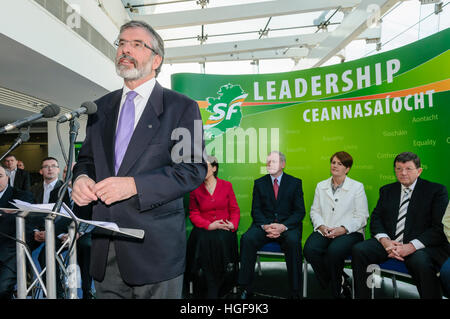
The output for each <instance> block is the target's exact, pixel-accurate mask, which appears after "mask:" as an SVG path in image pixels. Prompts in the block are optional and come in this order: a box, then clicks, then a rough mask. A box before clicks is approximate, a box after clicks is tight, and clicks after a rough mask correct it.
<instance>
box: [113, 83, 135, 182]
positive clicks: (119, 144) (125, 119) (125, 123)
mask: <svg viewBox="0 0 450 319" xmlns="http://www.w3.org/2000/svg"><path fill="white" fill-rule="evenodd" d="M136 95H137V93H136V92H134V91H130V92H128V93H127V97H126V99H125V102H124V103H123V106H122V111H121V112H120V116H119V124H118V125H117V130H116V142H115V149H114V151H115V162H114V168H115V171H116V174H117V172H118V171H119V168H120V165H121V164H122V160H123V157H124V156H125V152H126V150H127V148H128V143H129V142H130V140H131V136H132V135H133V131H134V112H135V110H134V98H135V97H136Z"/></svg>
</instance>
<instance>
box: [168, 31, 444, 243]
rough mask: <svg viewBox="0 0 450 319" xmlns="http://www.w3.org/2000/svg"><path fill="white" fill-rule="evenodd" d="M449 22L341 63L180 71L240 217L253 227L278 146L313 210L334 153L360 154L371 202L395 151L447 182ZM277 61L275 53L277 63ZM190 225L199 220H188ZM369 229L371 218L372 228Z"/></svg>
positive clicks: (354, 172) (307, 225)
mask: <svg viewBox="0 0 450 319" xmlns="http://www.w3.org/2000/svg"><path fill="white" fill-rule="evenodd" d="M449 44H450V29H446V30H443V31H441V32H439V33H437V34H434V35H432V36H430V37H428V38H425V39H422V40H419V41H417V42H414V43H412V44H409V45H407V46H404V47H401V48H398V49H395V50H392V51H389V52H385V53H381V54H378V55H373V56H370V57H367V58H363V59H359V60H355V61H351V62H346V63H341V64H338V65H333V66H328V67H321V68H312V69H308V70H302V71H293V72H287V73H277V74H251V75H212V74H187V73H181V74H174V75H172V88H173V89H174V90H176V91H179V92H181V93H184V94H186V95H188V96H190V97H191V98H193V99H195V100H197V101H198V103H199V107H200V111H201V114H202V119H203V125H204V129H205V141H206V145H207V151H208V152H209V153H212V154H214V155H216V156H217V157H218V158H219V161H220V170H219V177H220V178H222V179H225V180H228V181H230V182H232V184H233V188H234V191H235V193H236V197H237V201H238V203H239V207H240V208H241V222H240V225H239V230H238V234H239V235H242V234H243V233H244V232H245V231H246V230H247V229H248V227H249V226H250V223H251V217H250V210H251V199H252V188H253V181H254V179H256V178H259V177H260V176H262V174H265V173H266V171H265V159H266V155H267V153H268V152H269V151H270V150H272V149H276V150H280V151H281V152H283V153H284V154H285V155H286V157H287V163H286V169H285V171H286V172H287V173H288V174H291V175H294V176H296V177H298V178H301V179H302V180H303V192H304V200H305V207H306V211H307V215H306V217H305V219H304V221H303V243H304V242H305V240H306V238H307V237H308V236H309V235H310V234H311V232H312V225H311V220H310V218H309V210H310V207H311V204H312V201H313V196H314V190H315V186H316V184H317V183H318V182H319V181H321V180H324V179H326V178H328V177H329V176H330V172H329V166H330V165H329V160H330V156H331V155H332V154H333V153H334V152H336V151H341V150H344V151H347V152H348V153H350V154H351V155H352V156H353V158H354V164H353V167H352V169H351V170H350V172H349V176H350V177H352V178H353V179H356V180H358V181H360V182H362V183H363V184H364V187H365V191H366V194H367V198H368V203H369V211H370V212H371V211H372V209H373V208H374V207H375V205H376V201H377V199H378V190H379V188H380V187H381V186H382V185H385V184H388V183H391V182H394V181H395V174H394V171H393V160H394V157H395V156H396V155H397V154H398V153H400V152H403V151H412V152H415V153H417V154H418V155H419V156H420V158H421V160H422V167H423V173H422V177H423V178H425V179H429V180H431V181H435V182H439V183H442V184H444V185H446V187H447V188H448V187H449V186H450V178H449V174H448V166H447V165H448V162H449V160H448V159H449V157H450V152H449V146H450V144H449V143H450V128H449V127H450V122H449V114H450V92H449V90H450V77H449V75H450V52H449ZM274 63H276V62H274ZM190 227H192V226H191V225H190ZM366 233H367V234H368V227H367V228H366Z"/></svg>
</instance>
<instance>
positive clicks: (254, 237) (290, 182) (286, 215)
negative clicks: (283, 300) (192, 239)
mask: <svg viewBox="0 0 450 319" xmlns="http://www.w3.org/2000/svg"><path fill="white" fill-rule="evenodd" d="M285 165H286V157H285V156H284V155H283V154H282V153H280V152H276V151H274V152H271V153H270V154H269V156H268V157H267V171H268V172H269V174H268V175H265V176H263V177H261V178H259V179H257V180H255V184H254V187H253V201H252V218H253V223H252V225H251V226H250V228H249V229H248V230H247V232H246V233H245V234H244V235H243V236H242V238H241V268H240V271H239V279H238V283H239V286H240V287H241V298H243V299H245V298H247V297H248V296H249V295H251V294H252V293H253V292H252V282H253V276H254V269H255V262H256V252H257V251H258V250H259V249H260V248H261V247H262V246H264V245H265V244H267V243H269V242H271V241H276V242H278V243H280V245H281V249H282V250H283V252H284V253H285V256H286V266H287V271H288V277H289V288H290V293H291V297H292V298H300V297H301V291H300V289H301V287H302V275H301V273H302V270H301V266H300V265H301V263H302V245H301V238H302V221H303V217H304V216H305V204H304V202H303V190H302V181H301V180H300V179H298V178H295V177H293V176H291V175H288V174H286V173H284V172H283V169H284V167H285Z"/></svg>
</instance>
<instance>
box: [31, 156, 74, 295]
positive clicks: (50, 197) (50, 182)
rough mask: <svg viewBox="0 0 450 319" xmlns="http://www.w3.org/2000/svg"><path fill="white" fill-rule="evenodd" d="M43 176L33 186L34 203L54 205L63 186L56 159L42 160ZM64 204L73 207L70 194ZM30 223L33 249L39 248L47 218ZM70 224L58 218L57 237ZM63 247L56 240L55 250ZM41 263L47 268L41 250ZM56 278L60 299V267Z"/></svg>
mask: <svg viewBox="0 0 450 319" xmlns="http://www.w3.org/2000/svg"><path fill="white" fill-rule="evenodd" d="M39 172H40V173H41V175H42V178H43V182H42V183H38V184H35V185H33V188H32V192H33V196H34V202H35V203H37V204H54V203H56V202H57V200H58V192H59V190H60V188H61V186H62V185H63V181H62V180H60V179H59V173H60V169H59V163H58V160H57V159H56V158H54V157H46V158H44V159H43V160H42V164H41V169H40V171H39ZM63 202H64V203H66V205H67V206H68V207H71V200H70V197H69V193H68V192H66V194H65V195H64V199H63ZM29 223H30V224H31V225H32V227H33V231H34V236H33V239H34V241H33V242H32V243H31V244H30V246H31V247H32V249H35V248H37V247H38V246H39V245H41V244H42V243H43V242H45V216H32V217H31V218H29ZM69 224H70V219H67V218H62V217H60V218H56V219H55V235H56V236H58V235H60V234H62V233H67V227H68V226H69ZM60 246H61V241H60V240H56V242H55V248H56V250H58V249H59V247H60ZM38 260H39V263H40V265H41V267H42V268H43V267H45V249H41V251H40V253H39V256H38ZM56 278H57V282H58V283H57V293H58V297H59V298H61V297H62V296H63V295H62V293H63V287H62V283H61V281H60V280H59V279H60V276H59V267H56Z"/></svg>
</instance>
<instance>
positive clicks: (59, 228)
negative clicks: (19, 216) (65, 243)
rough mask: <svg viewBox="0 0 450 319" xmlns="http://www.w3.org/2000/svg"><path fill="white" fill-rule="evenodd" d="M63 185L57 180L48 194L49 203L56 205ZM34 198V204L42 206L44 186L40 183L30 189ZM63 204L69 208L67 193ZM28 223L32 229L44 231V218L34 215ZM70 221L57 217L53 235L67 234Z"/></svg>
mask: <svg viewBox="0 0 450 319" xmlns="http://www.w3.org/2000/svg"><path fill="white" fill-rule="evenodd" d="M63 184H64V182H63V181H62V180H58V181H57V182H56V184H55V187H54V188H53V190H52V191H51V192H50V196H49V199H48V202H49V203H56V202H57V201H58V192H59V189H60V188H61V186H62V185H63ZM31 191H32V193H33V197H34V202H35V203H36V204H42V201H43V199H44V185H43V183H42V182H40V183H37V184H35V185H33V188H32V189H31ZM63 202H64V203H65V204H66V205H67V206H68V207H71V201H70V196H69V192H68V191H66V193H65V194H64V198H63ZM29 223H30V224H31V225H32V226H33V229H39V230H45V216H41V215H34V216H32V217H30V218H29ZM70 223H71V220H70V219H68V218H61V217H57V218H56V219H55V235H59V234H62V233H67V227H68V226H69V225H70Z"/></svg>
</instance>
